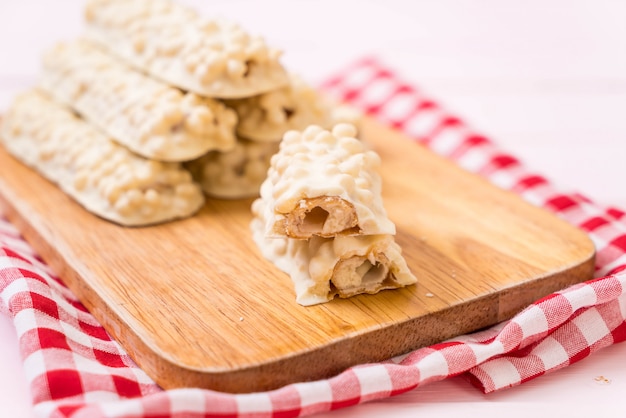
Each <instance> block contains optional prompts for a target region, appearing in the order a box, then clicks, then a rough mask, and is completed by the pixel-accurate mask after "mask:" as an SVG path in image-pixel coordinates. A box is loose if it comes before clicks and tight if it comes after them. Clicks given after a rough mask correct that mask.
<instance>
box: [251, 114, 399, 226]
mask: <svg viewBox="0 0 626 418" xmlns="http://www.w3.org/2000/svg"><path fill="white" fill-rule="evenodd" d="M355 135H356V128H355V127H354V126H352V125H349V124H339V125H336V126H335V127H334V128H333V130H332V131H327V130H324V129H322V128H320V127H319V126H310V127H308V128H306V129H305V130H304V131H303V132H298V131H289V132H287V133H286V134H285V136H284V137H283V140H282V142H281V144H280V150H279V152H278V153H277V154H275V155H274V156H273V157H272V160H271V166H270V168H269V170H268V174H267V179H266V180H265V181H264V182H263V184H262V185H261V198H262V199H263V202H264V210H265V214H264V219H265V220H266V225H265V234H266V235H267V236H285V235H286V236H291V237H293V238H308V237H310V236H312V235H320V236H325V237H329V236H334V235H337V234H348V235H354V234H358V235H393V234H395V225H394V223H393V222H391V220H389V218H388V217H387V213H386V211H385V208H384V206H383V201H382V196H381V189H382V180H381V178H380V175H379V174H378V171H377V170H378V167H379V165H380V157H379V156H378V154H377V153H376V152H374V151H372V150H368V149H367V148H366V146H365V144H364V143H362V142H361V141H359V140H358V139H356V138H355ZM318 198H321V199H318ZM311 201H312V202H314V204H313V205H310V206H308V204H309V202H311ZM318 202H319V203H318ZM325 202H326V203H325ZM316 207H317V209H316ZM294 215H296V216H295V217H294Z"/></svg>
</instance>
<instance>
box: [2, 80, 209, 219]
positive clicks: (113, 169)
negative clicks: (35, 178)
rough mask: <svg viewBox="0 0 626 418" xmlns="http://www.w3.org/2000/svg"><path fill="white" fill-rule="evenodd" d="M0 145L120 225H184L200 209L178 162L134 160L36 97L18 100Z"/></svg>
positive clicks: (197, 188)
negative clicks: (180, 222)
mask: <svg viewBox="0 0 626 418" xmlns="http://www.w3.org/2000/svg"><path fill="white" fill-rule="evenodd" d="M0 141H2V142H3V144H4V146H5V148H6V149H7V150H8V151H9V152H10V153H11V154H13V155H14V156H15V157H16V158H18V159H19V160H21V161H22V162H24V163H25V164H27V165H29V166H30V167H32V168H34V169H35V170H37V171H38V172H40V173H41V174H42V175H43V176H44V177H46V178H47V179H49V180H50V181H52V182H53V183H56V184H57V185H58V186H59V187H60V188H61V190H63V191H64V192H65V193H67V194H68V195H69V196H71V197H72V198H74V199H75V200H76V201H77V202H78V203H79V204H81V205H82V206H83V207H84V208H86V209H87V210H88V211H90V212H92V213H94V214H96V215H98V216H100V217H102V218H104V219H107V220H110V221H112V222H115V223H118V224H121V225H127V226H143V225H151V224H156V223H161V222H165V221H170V220H174V219H178V218H184V217H187V216H190V215H192V214H193V213H195V212H196V211H197V210H198V209H199V208H200V207H201V206H202V205H203V203H204V196H203V195H202V190H201V189H200V186H199V185H198V184H196V183H194V182H193V181H192V179H191V174H190V173H189V172H188V171H186V170H183V169H182V168H181V166H180V164H179V163H164V162H158V161H153V160H148V159H145V158H142V157H139V156H137V155H136V154H134V153H132V152H130V151H129V150H128V149H127V148H125V147H123V146H121V145H118V144H117V143H115V142H114V141H112V140H110V139H109V138H107V137H106V136H104V135H103V134H102V133H100V131H98V130H96V129H95V128H93V127H92V126H91V125H90V124H88V123H86V122H84V121H83V120H81V119H79V118H77V117H76V116H75V115H74V114H73V113H72V112H70V111H69V110H68V109H66V108H65V107H63V106H61V105H59V104H57V103H55V102H53V101H52V100H51V99H50V98H48V97H47V96H46V95H44V94H42V93H40V92H38V91H36V90H31V91H28V92H25V93H22V94H21V95H19V96H18V97H16V99H15V100H14V102H13V104H12V106H11V107H10V108H9V109H8V111H7V113H6V115H5V116H4V118H3V120H2V125H1V127H0Z"/></svg>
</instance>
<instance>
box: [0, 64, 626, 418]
mask: <svg viewBox="0 0 626 418" xmlns="http://www.w3.org/2000/svg"><path fill="white" fill-rule="evenodd" d="M323 88H324V89H325V90H326V91H328V92H330V93H331V94H333V95H334V96H336V97H338V98H340V99H342V100H344V101H346V102H348V103H350V104H352V105H354V106H356V107H358V108H360V109H362V110H364V111H366V112H368V113H370V114H372V115H374V116H375V117H377V118H379V119H380V120H382V121H383V122H386V123H389V124H391V125H393V126H395V127H397V128H398V129H400V130H403V131H404V132H406V133H407V134H408V135H409V136H410V137H412V138H415V139H416V140H417V141H419V142H421V143H423V144H425V145H427V146H428V147H429V148H431V149H432V150H434V151H435V152H437V153H440V154H442V155H445V156H447V157H448V158H450V159H451V160H453V161H455V162H456V163H458V164H459V165H460V166H462V167H464V168H466V169H468V170H470V171H473V172H477V173H480V174H482V175H483V176H485V177H486V178H488V179H489V180H491V181H492V182H493V183H495V184H497V185H499V186H501V187H503V188H506V189H510V190H513V191H515V192H517V193H519V194H520V195H521V196H523V197H524V198H525V199H527V200H528V201H530V202H532V203H534V204H536V205H538V206H541V207H544V208H546V209H548V210H551V211H553V212H556V213H557V214H558V215H559V216H561V217H562V218H564V219H566V220H567V221H569V222H571V223H572V224H574V225H578V226H579V227H581V228H582V229H584V230H585V231H587V232H588V233H589V235H590V236H591V237H592V239H593V240H594V242H595V244H596V247H597V253H598V254H597V272H596V276H597V278H596V279H594V280H591V281H589V282H587V283H583V284H580V285H576V286H573V287H571V288H569V289H566V290H564V291H562V292H558V293H555V294H552V295H550V296H547V297H545V298H543V299H542V300H539V301H537V302H536V303H534V304H533V305H531V306H530V307H528V308H527V309H526V310H524V311H523V312H521V313H520V314H518V315H517V316H516V317H514V318H513V319H512V320H510V321H508V322H506V323H502V324H498V325H496V326H494V327H492V328H490V329H488V330H486V331H483V332H480V333H477V334H473V335H467V336H461V337H458V338H454V339H452V340H449V341H446V342H443V343H441V344H436V345H433V346H431V347H427V348H423V349H419V350H416V351H414V352H412V353H410V354H408V355H405V356H402V357H398V358H395V359H391V360H389V361H388V362H383V363H378V364H367V365H361V366H358V367H353V368H351V369H348V370H346V371H345V372H343V373H341V374H340V375H338V376H336V377H333V378H331V379H328V380H321V381H315V382H307V383H299V384H293V385H289V386H286V387H283V388H281V389H278V390H274V391H270V392H265V393H254V394H243V395H233V394H225V393H218V392H214V391H209V390H201V389H179V390H168V391H163V390H161V389H160V388H159V387H158V386H157V385H156V384H155V383H154V382H152V381H151V380H150V378H148V377H147V376H146V375H145V373H144V372H143V371H142V370H140V369H139V368H138V367H137V366H136V365H135V364H134V363H133V361H132V360H131V359H130V358H129V357H128V355H127V354H126V353H125V352H124V350H123V349H122V348H121V347H120V346H119V345H118V344H117V343H116V342H115V341H112V340H111V339H110V337H109V335H108V334H107V333H106V332H105V331H104V329H103V328H102V327H101V326H100V325H99V324H98V323H97V322H96V320H95V319H94V318H93V317H92V316H91V315H90V314H89V313H88V312H87V311H86V310H85V308H84V307H83V306H82V305H81V304H80V302H78V300H77V299H76V298H75V297H74V295H73V294H72V293H71V292H70V291H69V290H68V289H67V288H66V287H65V286H64V285H63V284H62V283H61V282H60V281H59V280H58V279H57V278H56V277H55V275H54V272H52V271H51V270H50V269H49V268H48V266H47V265H46V264H45V263H44V262H43V261H42V260H41V259H40V258H39V257H38V256H37V254H35V253H34V252H33V250H32V249H31V248H30V247H29V245H28V244H27V243H26V242H24V241H23V240H22V238H21V237H20V235H19V234H18V232H17V231H16V230H15V229H14V228H13V227H12V226H11V225H10V224H9V223H8V222H6V221H5V220H3V219H1V218H0V302H1V304H0V309H1V310H2V312H4V313H5V314H6V315H10V316H11V317H12V318H13V320H14V323H15V327H16V329H17V333H18V337H19V341H20V350H21V354H22V357H23V360H24V369H25V371H26V375H27V378H28V380H29V381H30V386H31V391H32V395H33V402H34V404H35V409H36V411H37V413H38V414H39V415H40V416H80V417H98V416H107V417H121V416H124V417H129V416H131V417H147V416H150V417H153V416H185V417H194V416H205V417H248V416H250V417H251V416H254V417H265V416H267V417H295V416H305V415H310V414H313V413H315V412H320V411H328V410H332V409H337V408H342V407H347V406H350V405H355V404H358V403H361V402H366V401H369V400H373V399H379V398H383V397H388V396H392V395H396V394H399V393H402V392H405V391H408V390H412V389H415V388H417V387H419V386H423V385H425V384H427V383H428V382H432V381H436V380H441V379H445V378H447V377H450V376H455V375H459V374H466V375H467V376H468V377H470V378H471V380H472V381H473V382H475V383H476V385H477V386H478V387H480V388H481V389H482V390H483V391H485V392H492V391H495V390H498V389H502V388H506V387H510V386H514V385H517V384H520V383H523V382H525V381H528V380H530V379H533V378H535V377H538V376H541V375H542V374H545V373H548V372H551V371H553V370H556V369H559V368H562V367H564V366H567V365H569V364H572V363H575V362H577V361H579V360H581V359H583V358H585V357H587V356H588V355H590V354H591V353H593V352H595V351H596V350H599V349H601V348H602V347H606V346H608V345H611V344H614V343H617V342H620V341H623V340H624V339H626V322H625V317H626V292H625V289H626V214H625V213H624V212H622V211H620V210H618V209H615V208H602V207H599V206H597V205H594V204H593V203H592V202H590V201H589V200H588V199H585V198H584V197H582V196H580V195H567V194H562V193H559V192H558V191H557V190H556V189H554V188H553V187H552V185H550V184H549V183H548V181H546V179H545V178H543V177H541V176H538V175H535V174H532V173H529V172H527V171H526V170H525V168H524V167H523V166H522V165H521V164H520V163H519V162H518V161H517V160H516V159H515V158H514V157H512V156H510V155H508V154H506V153H503V152H502V151H501V150H500V149H498V147H497V146H495V145H494V144H493V143H492V142H491V141H489V140H488V139H486V138H484V137H483V136H481V135H480V134H477V133H475V132H473V131H472V130H471V129H470V128H469V127H468V126H467V125H466V124H464V123H463V122H462V121H461V120H460V119H458V118H457V117H455V116H453V115H450V114H449V113H448V112H447V111H446V110H445V109H442V108H441V107H440V106H438V105H437V103H435V102H434V101H432V100H431V99H429V98H427V97H423V96H422V94H421V93H420V92H419V91H418V90H416V89H415V88H414V87H413V86H411V85H409V84H406V83H405V82H404V81H403V80H401V79H400V78H399V77H398V76H397V74H394V73H393V72H392V71H390V70H389V69H387V68H385V67H384V66H383V65H382V64H381V63H380V62H379V61H377V60H376V59H373V58H369V59H364V60H361V61H358V62H356V63H355V64H353V65H350V66H348V67H347V68H345V69H344V70H343V71H341V72H340V73H338V74H337V75H336V76H334V77H332V78H330V79H329V80H328V81H327V82H326V83H324V85H323Z"/></svg>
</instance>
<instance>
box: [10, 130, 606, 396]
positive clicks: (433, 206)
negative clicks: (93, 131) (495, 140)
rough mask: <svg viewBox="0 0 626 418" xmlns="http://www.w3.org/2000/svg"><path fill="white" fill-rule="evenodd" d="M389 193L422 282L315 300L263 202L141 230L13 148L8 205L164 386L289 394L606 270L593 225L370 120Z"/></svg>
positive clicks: (214, 206)
mask: <svg viewBox="0 0 626 418" xmlns="http://www.w3.org/2000/svg"><path fill="white" fill-rule="evenodd" d="M363 132H364V135H363V136H364V140H365V141H368V142H369V143H371V144H372V147H373V148H374V149H375V150H376V151H377V152H378V153H379V154H380V156H381V159H382V167H381V174H382V177H383V198H384V201H385V206H386V208H387V210H388V213H389V216H390V218H391V219H392V220H393V221H394V222H395V223H396V226H397V231H398V232H397V237H396V239H397V241H398V243H399V244H400V245H401V246H402V248H403V250H404V255H405V258H406V259H407V262H408V264H409V267H410V268H411V269H412V271H413V272H414V274H415V275H416V276H417V277H418V280H419V283H418V284H417V285H415V286H410V287H408V288H405V289H401V290H393V291H385V292H381V293H379V294H377V295H365V296H357V297H354V298H351V299H337V300H333V301H332V302H330V303H327V304H323V305H316V306H311V307H302V306H300V305H298V304H296V302H295V296H294V293H293V288H292V283H291V281H290V279H289V277H288V276H286V275H285V274H283V273H282V272H280V271H279V270H277V269H276V268H275V267H274V266H273V265H272V264H271V263H269V262H268V261H266V260H264V259H263V258H262V256H261V255H260V253H259V251H258V250H257V249H256V247H255V245H254V244H253V242H252V239H251V234H250V232H249V227H248V224H249V221H250V219H251V214H250V204H251V200H242V201H220V200H209V201H208V202H207V204H206V206H205V207H204V208H203V209H202V210H201V211H200V213H198V214H197V215H196V216H194V217H192V218H189V219H186V220H182V221H177V222H173V223H169V224H164V225H158V226H152V227H147V228H125V227H120V226H117V225H114V224H111V223H108V222H106V221H104V220H102V219H99V218H97V217H95V216H93V215H91V214H90V213H88V212H86V211H85V210H83V209H82V208H81V207H80V206H79V205H77V204H76V203H75V202H74V201H72V200H71V199H70V198H68V197H67V196H66V195H64V194H63V193H62V192H61V191H59V189H58V188H56V187H55V186H54V185H52V184H51V183H49V182H48V181H46V180H45V179H43V178H42V177H40V176H39V175H38V174H36V173H35V172H34V171H32V170H30V169H29V168H27V167H25V166H24V165H22V164H21V163H19V162H18V161H17V160H15V159H14V158H12V157H11V156H9V155H8V154H7V153H6V152H5V151H4V150H2V149H0V201H1V202H2V210H3V211H4V212H5V213H6V215H7V217H9V219H10V220H11V221H12V222H14V223H15V224H16V225H17V226H18V228H20V230H21V231H22V233H23V234H24V236H25V237H26V239H27V240H28V241H29V242H30V243H31V244H32V245H33V247H34V248H35V249H36V250H37V251H39V252H40V254H41V255H42V257H43V258H44V259H45V260H46V261H47V262H48V263H49V264H50V265H51V266H52V267H53V269H54V270H55V271H56V272H57V273H58V275H59V276H60V277H61V278H62V279H63V280H64V282H65V283H66V284H67V285H68V286H69V287H70V288H71V289H72V290H73V292H74V293H75V294H76V295H77V296H78V297H79V299H80V300H81V301H82V302H83V303H84V304H85V306H86V307H87V308H88V309H89V310H90V311H91V312H92V314H93V315H94V316H95V317H96V318H97V319H98V320H99V321H100V322H101V323H102V324H103V326H104V327H105V328H106V329H107V331H108V332H109V333H110V334H111V335H112V336H113V337H114V338H116V340H118V341H119V342H120V344H121V345H122V346H123V347H124V348H125V349H126V350H127V351H128V352H129V354H130V355H131V357H132V358H133V359H134V360H135V361H136V362H137V363H138V364H139V365H140V366H141V367H142V368H143V369H144V370H145V371H146V372H147V373H148V374H149V375H150V376H151V377H152V378H153V379H154V380H155V381H156V382H157V383H159V384H160V385H161V386H162V387H164V388H174V387H187V386H193V387H204V388H210V389H216V390H221V391H228V392H251V391H258V390H267V389H272V388H277V387H280V386H283V385H285V384H288V383H293V382H297V381H305V380H312V379H318V378H324V377H328V376H331V375H334V374H336V373H339V372H341V371H342V370H344V369H345V368H347V367H349V366H352V365H355V364H359V363H363V362H371V361H379V360H384V359H387V358H389V357H391V356H394V355H398V354H402V353H405V352H407V351H409V350H411V349H415V348H418V347H421V346H425V345H429V344H432V343H435V342H439V341H442V340H445V339H447V338H450V337H453V336H456V335H459V334H463V333H467V332H471V331H474V330H477V329H479V328H482V327H485V326H488V325H492V324H494V323H497V322H500V321H502V320H505V319H508V318H510V317H511V316H513V315H514V314H515V313H517V312H518V311H519V310H521V309H522V308H524V307H525V306H527V305H528V304H529V303H531V302H533V301H534V300H536V299H538V298H540V297H542V296H544V295H547V294H549V293H551V292H553V291H556V290H559V289H561V288H564V287H566V286H568V285H571V284H573V283H577V282H580V281H583V280H587V279H589V278H591V277H592V274H593V270H594V246H593V244H592V242H591V241H590V240H589V239H588V237H587V236H586V235H585V234H584V233H583V232H581V231H579V230H578V229H575V228H574V227H572V226H570V225H569V224H566V223H565V222H563V221H561V220H559V219H558V218H556V217H555V216H554V215H552V214H550V213H548V212H546V211H543V210H541V209H539V208H536V207H533V206H531V205H529V204H527V203H525V202H523V201H522V200H521V199H520V198H519V197H518V196H516V195H514V194H512V193H509V192H505V191H502V190H500V189H498V188H496V187H494V186H493V185H491V184H489V183H487V182H486V181H484V180H483V179H481V178H479V177H478V176H476V175H473V174H470V173H468V172H465V171H464V170H462V169H460V168H458V167H456V166H455V165H453V164H452V163H450V162H449V161H447V160H444V159H443V158H441V157H438V156H436V155H434V154H432V153H431V152H430V151H428V150H426V149H425V148H423V147H421V146H419V145H417V144H415V143H411V142H410V140H408V139H407V138H405V137H403V136H402V135H401V134H399V133H397V132H395V131H392V130H389V129H387V128H384V127H382V126H381V125H379V124H378V123H376V122H373V121H369V120H366V121H365V123H364V127H363Z"/></svg>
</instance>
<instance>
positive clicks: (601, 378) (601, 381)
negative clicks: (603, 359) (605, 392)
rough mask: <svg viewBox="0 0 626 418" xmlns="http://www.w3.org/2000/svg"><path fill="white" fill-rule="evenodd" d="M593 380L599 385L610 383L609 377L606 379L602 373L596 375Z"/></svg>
mask: <svg viewBox="0 0 626 418" xmlns="http://www.w3.org/2000/svg"><path fill="white" fill-rule="evenodd" d="M593 380H594V381H595V382H596V383H597V384H599V385H610V384H611V379H608V378H606V377H604V376H602V375H600V376H596V377H594V378H593Z"/></svg>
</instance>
